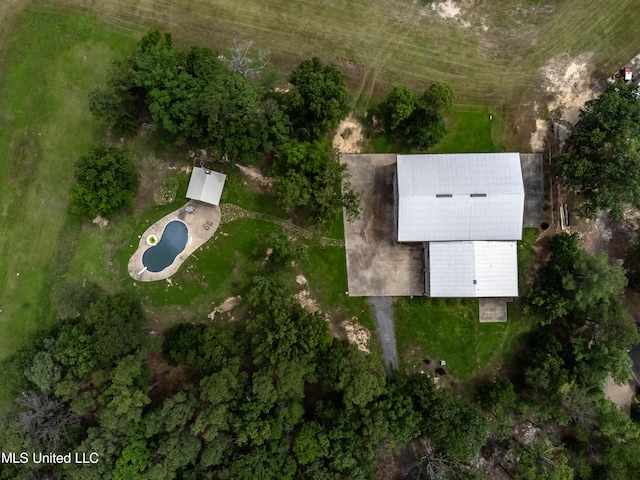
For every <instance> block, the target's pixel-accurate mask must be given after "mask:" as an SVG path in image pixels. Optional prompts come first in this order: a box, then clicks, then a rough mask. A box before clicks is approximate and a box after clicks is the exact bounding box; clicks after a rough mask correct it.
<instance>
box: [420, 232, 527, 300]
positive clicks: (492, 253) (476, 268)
mask: <svg viewBox="0 0 640 480" xmlns="http://www.w3.org/2000/svg"><path fill="white" fill-rule="evenodd" d="M426 253H427V252H426V251H425V254H426ZM428 255H429V261H428V263H429V287H428V289H429V292H428V294H429V296H431V297H517V296H518V256H517V243H516V242H488V241H479V242H430V243H429V247H428Z"/></svg>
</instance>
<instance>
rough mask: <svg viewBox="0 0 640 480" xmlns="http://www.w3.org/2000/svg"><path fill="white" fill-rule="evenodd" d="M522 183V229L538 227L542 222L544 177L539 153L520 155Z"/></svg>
mask: <svg viewBox="0 0 640 480" xmlns="http://www.w3.org/2000/svg"><path fill="white" fill-rule="evenodd" d="M520 166H521V167H522V181H523V182H524V219H523V226H524V227H539V226H540V224H541V223H542V222H544V176H543V174H542V155H541V154H540V153H521V154H520Z"/></svg>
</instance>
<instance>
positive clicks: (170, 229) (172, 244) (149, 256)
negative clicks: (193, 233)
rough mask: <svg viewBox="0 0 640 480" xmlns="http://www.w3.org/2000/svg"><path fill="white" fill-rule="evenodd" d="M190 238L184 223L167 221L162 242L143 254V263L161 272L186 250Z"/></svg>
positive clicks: (154, 270) (152, 269)
mask: <svg viewBox="0 0 640 480" xmlns="http://www.w3.org/2000/svg"><path fill="white" fill-rule="evenodd" d="M188 239H189V232H188V230H187V226H186V225H185V224H184V223H182V222H180V221H178V220H174V221H173V222H169V223H167V225H166V226H165V227H164V232H162V237H160V242H158V244H157V245H154V246H153V247H151V248H148V249H147V250H145V252H144V253H143V254H142V264H143V265H144V266H145V267H146V268H147V270H148V271H150V272H154V273H155V272H161V271H162V270H164V269H165V268H167V267H168V266H169V265H171V264H172V263H173V261H174V260H175V259H176V257H177V256H178V255H179V254H180V252H182V251H183V250H184V247H185V246H186V245H187V241H188Z"/></svg>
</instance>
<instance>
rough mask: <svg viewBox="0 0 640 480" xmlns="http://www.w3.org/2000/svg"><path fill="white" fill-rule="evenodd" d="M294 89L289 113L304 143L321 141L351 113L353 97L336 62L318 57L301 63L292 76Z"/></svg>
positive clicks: (289, 100)
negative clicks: (325, 62) (329, 61)
mask: <svg viewBox="0 0 640 480" xmlns="http://www.w3.org/2000/svg"><path fill="white" fill-rule="evenodd" d="M289 81H290V82H291V84H292V85H293V88H292V89H291V91H290V92H289V93H288V95H287V100H286V105H287V113H288V114H289V117H290V118H291V123H292V125H293V129H294V132H295V134H296V135H297V136H298V137H299V138H300V139H301V140H316V139H320V138H322V137H323V136H324V135H325V134H326V133H328V132H329V131H330V130H333V129H335V128H336V127H337V126H338V123H340V120H342V119H343V118H344V117H346V116H347V113H349V106H350V103H351V96H350V95H349V92H348V91H347V87H346V84H345V76H344V74H343V73H342V72H341V71H340V69H339V68H338V67H337V66H336V65H335V64H333V63H328V64H326V65H325V64H323V63H322V60H320V59H319V58H318V57H313V58H311V59H309V60H304V61H302V62H301V63H300V64H299V65H298V66H297V67H296V68H294V69H293V71H292V72H291V75H290V76H289Z"/></svg>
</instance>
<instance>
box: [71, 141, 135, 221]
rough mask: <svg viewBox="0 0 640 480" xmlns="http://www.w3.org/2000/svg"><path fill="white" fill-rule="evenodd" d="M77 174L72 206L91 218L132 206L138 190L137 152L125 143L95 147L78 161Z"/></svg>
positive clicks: (73, 188) (75, 171) (76, 210)
mask: <svg viewBox="0 0 640 480" xmlns="http://www.w3.org/2000/svg"><path fill="white" fill-rule="evenodd" d="M74 176H75V183H74V185H73V186H72V187H71V192H70V193H71V200H72V202H73V204H72V209H73V210H74V211H75V212H77V213H80V214H83V215H88V216H89V217H91V218H93V217H97V216H107V215H111V214H112V213H114V212H116V211H118V210H119V209H121V208H122V207H125V206H131V205H132V204H133V200H134V199H135V196H136V192H137V190H138V182H139V175H138V173H137V171H136V169H135V165H134V164H133V153H132V152H131V151H130V150H129V149H127V148H125V147H112V146H108V145H105V144H101V145H98V146H96V147H94V148H92V149H91V150H90V151H89V152H87V153H86V154H85V155H82V156H81V157H80V158H79V159H78V160H77V161H76V162H75V164H74Z"/></svg>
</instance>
